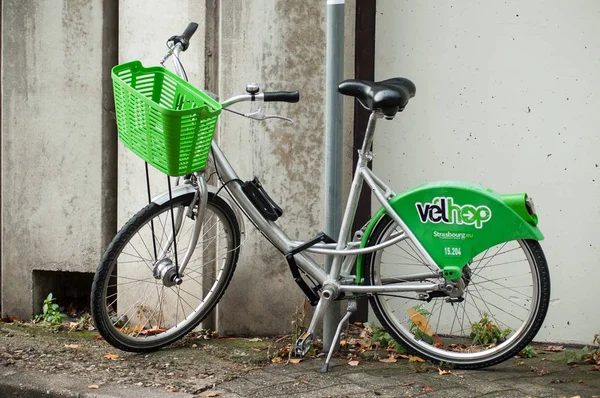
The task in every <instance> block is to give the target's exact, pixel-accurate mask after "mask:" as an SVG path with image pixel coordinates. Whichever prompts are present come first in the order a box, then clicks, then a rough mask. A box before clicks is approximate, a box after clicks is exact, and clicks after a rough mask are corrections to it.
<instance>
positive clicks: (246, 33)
mask: <svg viewBox="0 0 600 398" xmlns="http://www.w3.org/2000/svg"><path fill="white" fill-rule="evenodd" d="M353 4H354V2H349V4H348V5H347V7H346V15H347V23H346V37H347V40H348V42H349V43H353V41H354V25H353V23H354V5H353ZM221 16H222V18H221V30H220V32H221V36H220V40H221V42H220V51H219V53H220V55H221V58H220V68H219V82H220V84H219V93H220V94H221V95H222V96H223V97H227V96H231V95H234V94H237V93H240V92H242V91H243V89H244V87H245V86H246V84H247V83H250V82H257V83H259V84H260V85H261V87H262V89H263V90H265V91H278V90H299V91H300V93H301V96H300V102H299V103H297V104H267V113H274V114H281V115H284V116H287V117H290V118H292V119H293V120H294V121H295V123H294V124H290V123H286V122H283V121H275V120H268V121H266V122H254V121H251V120H248V119H242V118H239V117H236V116H234V115H230V114H228V113H224V115H223V117H222V118H221V125H220V129H219V134H218V138H217V139H218V142H219V144H220V145H221V147H222V149H223V150H224V152H225V153H226V154H227V155H228V156H229V160H230V162H231V163H232V164H233V165H234V167H235V168H236V170H238V173H239V175H240V178H241V179H242V180H247V179H252V178H253V177H254V175H256V176H258V177H259V178H260V179H261V182H262V183H263V185H264V186H265V187H266V190H267V191H268V192H269V195H270V196H271V197H272V198H273V199H274V200H275V201H276V202H277V203H278V204H279V205H280V206H281V207H282V208H283V209H284V216H283V217H282V218H281V219H280V222H279V224H280V225H281V226H282V228H283V229H284V230H285V231H286V232H287V233H288V234H289V235H290V236H291V237H292V238H294V239H309V238H311V237H313V236H314V235H316V233H318V232H320V231H322V230H323V228H324V211H325V202H324V193H325V189H324V188H325V187H324V185H325V180H324V168H325V162H324V142H325V135H324V134H325V132H324V128H325V124H324V105H325V91H324V85H325V48H326V45H325V29H326V25H325V23H326V2H325V1H320V0H312V1H302V2H300V1H236V0H229V1H223V2H222V9H221ZM345 55H346V60H348V61H349V62H347V68H346V71H347V72H346V73H347V75H348V76H350V77H352V75H353V70H352V65H353V58H354V53H353V51H352V49H351V48H350V49H348V48H347V49H346V54H345ZM348 104H351V102H348ZM250 109H251V106H250V105H249V104H242V105H240V106H239V107H238V110H242V111H249V110H250ZM347 111H350V109H347ZM350 115H351V114H350ZM346 120H347V121H348V122H347V123H346V134H345V136H346V138H347V140H346V141H345V146H344V148H345V153H343V154H340V156H344V160H345V166H346V167H345V170H346V173H345V178H346V185H348V177H349V175H350V171H351V166H350V164H349V159H351V148H352V141H351V137H352V136H351V130H350V129H351V127H352V120H351V117H350V118H349V119H346ZM247 229H248V232H249V233H248V237H247V240H246V242H245V244H244V246H243V249H242V255H241V258H240V262H239V266H238V269H237V271H236V276H235V278H234V279H233V281H232V283H231V286H230V287H229V289H228V291H227V293H226V294H225V297H224V299H223V301H222V304H221V305H220V306H219V313H218V319H219V330H220V331H222V332H224V333H244V334H257V333H260V334H272V333H285V332H289V331H290V328H291V326H290V322H291V319H292V314H293V313H294V312H295V311H296V307H297V306H300V307H301V306H302V303H303V301H304V299H303V294H302V293H301V291H300V289H299V288H298V287H297V285H296V284H295V283H294V282H293V280H292V278H291V274H290V272H289V268H288V266H287V263H286V262H285V260H284V258H283V256H282V255H281V254H280V253H279V252H278V251H277V250H275V249H274V248H273V247H272V246H271V245H270V244H268V243H267V242H266V240H265V239H264V238H263V237H262V235H260V234H259V233H256V232H255V231H254V228H253V227H252V226H251V225H250V223H247Z"/></svg>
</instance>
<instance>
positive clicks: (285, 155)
mask: <svg viewBox="0 0 600 398" xmlns="http://www.w3.org/2000/svg"><path fill="white" fill-rule="evenodd" d="M2 7H3V24H4V26H3V40H4V42H3V53H2V56H3V59H2V68H3V96H2V104H3V108H2V112H3V119H2V143H3V144H2V145H3V147H2V183H3V187H2V188H3V189H2V193H3V197H2V199H3V206H2V222H3V229H2V239H3V252H2V275H3V311H5V312H8V313H10V314H12V315H18V316H22V317H29V316H31V314H32V312H33V311H34V310H35V306H34V303H33V302H32V296H33V293H32V290H34V288H33V286H32V284H33V281H32V273H33V270H41V271H69V272H73V271H76V272H93V271H94V270H95V267H96V265H97V263H98V260H99V258H100V255H101V253H102V250H103V248H104V246H105V245H106V241H107V239H110V238H112V235H113V234H114V232H115V230H116V228H117V226H119V227H120V226H121V225H123V224H124V223H125V222H126V221H127V220H128V219H129V218H130V217H131V216H132V215H133V214H134V213H135V212H137V211H138V210H139V209H140V208H142V207H143V206H144V205H145V204H146V203H147V198H146V187H145V175H144V166H143V162H142V161H141V160H139V159H138V158H137V157H136V156H134V155H133V154H132V153H131V152H129V150H128V149H126V148H125V147H124V146H123V145H122V144H121V143H117V142H116V141H115V133H114V120H112V119H111V117H110V116H111V115H110V110H111V109H110V108H111V107H112V98H111V97H107V93H108V91H107V88H110V80H109V74H108V71H109V68H110V66H112V65H113V64H115V63H117V62H127V61H130V60H133V59H139V60H141V61H142V62H143V64H145V65H155V64H157V63H158V59H159V58H160V57H161V56H162V55H163V54H164V52H165V41H166V39H167V38H168V37H170V36H171V35H173V34H178V33H180V32H181V31H182V30H183V28H184V27H185V26H186V24H187V23H188V22H190V21H195V22H198V23H199V24H200V27H199V29H198V33H197V34H196V36H194V38H193V39H192V44H191V46H190V51H188V52H187V53H185V54H184V55H183V59H184V63H185V66H186V70H187V73H188V76H189V77H190V80H191V82H192V83H194V84H196V85H198V86H199V87H206V86H209V87H210V88H211V89H212V90H213V91H217V92H218V94H220V96H221V97H222V98H225V97H229V96H233V95H236V94H238V93H241V92H243V91H244V88H245V86H246V84H247V83H249V82H257V83H260V84H261V87H262V88H263V89H264V90H269V91H276V90H296V89H298V90H300V91H301V101H300V103H298V104H279V105H268V108H267V112H268V113H280V114H283V115H285V116H288V117H291V118H293V119H294V120H295V124H293V125H292V124H287V123H285V122H282V121H266V122H255V121H251V120H248V119H243V118H239V117H234V116H232V115H230V114H227V113H223V117H222V118H221V122H220V126H219V129H218V132H217V139H218V140H219V142H220V144H221V145H222V147H223V149H224V150H225V152H226V153H227V154H228V155H229V156H230V160H231V162H232V164H233V165H234V166H235V167H236V169H237V170H238V171H239V174H240V177H241V178H243V179H251V178H252V177H253V176H254V175H257V176H258V177H259V178H261V180H262V181H263V183H264V185H265V187H266V188H267V190H268V191H269V193H270V194H271V196H272V197H273V198H274V199H275V200H276V201H277V202H278V203H279V204H280V205H281V207H283V208H284V211H285V215H284V217H283V218H282V219H281V225H282V226H283V227H284V229H285V230H286V231H287V232H288V233H289V234H290V236H291V237H292V238H297V239H309V238H311V237H312V236H314V235H315V234H316V233H317V232H319V231H321V230H322V228H323V225H324V221H323V219H324V202H323V192H324V176H323V168H324V121H323V119H324V109H323V107H324V98H325V91H324V84H325V77H324V73H325V18H326V2H324V1H321V0H312V1H307V2H292V1H273V0H263V1H238V0H235V1H234V0H223V1H220V2H218V1H214V0H207V1H205V2H197V1H191V0H190V1H183V0H170V1H160V2H159V1H154V2H151V3H150V2H148V1H142V0H128V1H123V0H122V1H118V0H104V1H101V0H96V1H93V2H89V1H75V0H62V1H56V2H33V1H28V2H23V1H4V2H3V5H2ZM117 8H118V14H117ZM117 15H118V17H117ZM346 15H347V21H346V37H347V47H346V57H345V58H346V61H347V62H346V64H347V68H346V75H347V76H348V77H352V75H353V57H354V53H353V48H352V47H353V43H354V2H353V1H349V2H348V4H347V6H346ZM111 23H112V28H110V29H108V30H107V27H106V26H107V24H108V25H109V26H111V25H110V24H111ZM117 24H118V33H117ZM23 38H26V40H23ZM117 43H118V52H117V50H116V47H115V46H116V45H117ZM117 53H118V57H117ZM117 58H118V59H117ZM237 109H238V110H249V107H248V106H247V104H245V105H240V106H239V107H238V108H237ZM346 112H347V116H349V117H348V118H347V119H346V120H347V123H346V125H345V126H346V134H345V136H346V140H345V143H344V153H343V154H340V156H343V157H344V169H345V173H344V182H345V186H347V185H349V184H348V183H349V178H350V174H351V173H350V171H351V165H350V162H349V161H350V159H351V155H352V135H351V128H352V122H351V112H352V101H351V100H350V99H348V100H347V101H346ZM111 129H112V130H111ZM117 154H118V157H117ZM117 164H118V177H117V176H116V165H117ZM151 177H152V194H157V193H159V192H161V191H163V190H164V189H166V181H165V178H166V177H164V175H161V174H160V173H158V172H152V176H151ZM116 198H118V209H117V208H116V205H115V200H116ZM246 226H247V228H246V229H247V231H248V234H247V239H246V241H245V244H244V247H243V249H242V257H241V259H240V263H239V266H238V270H237V274H236V277H235V278H234V281H233V283H232V284H231V286H230V288H229V289H228V292H227V294H226V296H225V298H224V300H223V301H222V303H221V305H220V306H219V310H218V329H219V330H220V331H221V332H223V333H245V334H270V333H283V332H288V331H289V330H290V321H291V316H292V314H293V312H294V311H295V307H296V306H297V305H301V304H302V303H303V296H302V293H301V292H300V290H299V289H298V287H297V286H296V285H295V283H294V282H293V280H292V278H291V276H290V274H289V270H288V267H287V264H286V263H285V261H284V258H283V256H282V255H281V254H280V253H278V252H277V251H276V250H275V249H273V248H272V247H271V246H270V244H269V243H268V242H267V241H266V240H264V239H263V238H262V236H261V235H260V234H258V233H256V232H255V231H253V228H252V227H251V225H250V224H249V223H247V225H246ZM38 274H39V275H46V274H43V273H38ZM14 281H19V283H14Z"/></svg>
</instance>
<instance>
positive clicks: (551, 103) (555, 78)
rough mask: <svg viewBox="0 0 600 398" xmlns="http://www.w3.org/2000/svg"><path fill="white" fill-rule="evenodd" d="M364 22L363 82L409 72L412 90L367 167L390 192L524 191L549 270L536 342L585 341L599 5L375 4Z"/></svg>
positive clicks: (591, 284) (593, 228)
mask: <svg viewBox="0 0 600 398" xmlns="http://www.w3.org/2000/svg"><path fill="white" fill-rule="evenodd" d="M377 16H378V18H377V45H376V60H375V65H376V77H377V78H386V77H390V76H392V75H403V76H406V77H408V78H410V79H413V81H414V82H415V84H416V86H417V95H416V97H415V98H414V99H413V100H411V102H410V104H409V105H408V106H407V108H406V110H405V111H404V112H403V113H402V114H401V115H400V117H398V118H396V120H394V121H393V122H388V123H381V130H379V131H378V132H377V133H378V134H377V135H376V138H375V150H376V155H378V157H376V158H375V161H374V164H375V171H376V172H378V173H380V175H381V176H382V177H384V179H385V180H390V181H391V182H392V183H393V186H395V187H397V189H398V191H400V190H401V189H405V188H409V187H411V186H414V185H416V184H420V183H423V182H426V181H433V180H443V179H453V180H457V179H458V180H466V181H471V182H474V183H479V184H481V185H484V186H487V187H489V188H492V189H494V190H496V191H498V192H501V193H512V192H528V193H529V195H530V196H532V197H533V198H534V199H535V203H536V207H537V211H538V214H539V217H540V224H539V227H540V229H541V230H542V232H543V233H544V234H545V236H546V240H544V241H543V242H542V247H543V249H544V252H545V253H546V257H547V260H548V264H549V267H550V273H551V278H552V297H551V305H550V309H549V312H548V317H547V318H546V322H545V323H544V326H543V327H542V330H541V331H540V333H539V334H538V336H537V337H536V339H538V340H546V341H574V342H578V343H585V344H589V343H590V342H591V339H592V337H593V335H594V334H595V333H598V322H597V321H591V322H590V319H592V318H590V316H591V314H595V313H597V312H598V309H597V307H596V305H597V301H598V300H597V299H594V297H596V296H597V286H598V279H599V278H600V267H598V258H599V257H600V245H598V240H597V238H596V236H597V233H596V232H597V229H598V227H597V226H598V224H599V223H600V204H599V202H598V199H597V197H598V192H600V188H599V184H600V166H599V164H600V158H599V156H598V148H600V136H599V135H598V125H599V122H600V114H599V113H598V108H599V107H600V96H599V95H598V92H600V74H599V73H598V70H599V69H598V68H599V66H600V62H599V58H598V54H599V51H600V25H599V24H598V17H599V16H600V2H598V1H585V0H577V1H570V2H564V1H560V0H544V1H516V0H511V1H502V2H497V1H463V2H456V1H448V0H444V1H437V0H436V1H434V0H428V1H419V2H413V1H409V0H402V1H398V0H378V2H377ZM399 19H400V20H401V21H402V23H398V20H399ZM391 38H394V39H393V40H392V39H391Z"/></svg>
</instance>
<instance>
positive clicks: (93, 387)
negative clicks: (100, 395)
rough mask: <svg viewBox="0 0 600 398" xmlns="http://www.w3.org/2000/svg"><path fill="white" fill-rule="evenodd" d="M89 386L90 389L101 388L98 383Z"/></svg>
mask: <svg viewBox="0 0 600 398" xmlns="http://www.w3.org/2000/svg"><path fill="white" fill-rule="evenodd" d="M88 388H89V389H90V390H97V389H99V388H100V387H99V386H97V385H95V384H92V385H91V386H88Z"/></svg>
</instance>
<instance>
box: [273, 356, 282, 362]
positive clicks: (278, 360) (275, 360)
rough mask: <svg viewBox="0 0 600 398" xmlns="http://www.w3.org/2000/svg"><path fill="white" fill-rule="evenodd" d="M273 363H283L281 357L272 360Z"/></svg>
mask: <svg viewBox="0 0 600 398" xmlns="http://www.w3.org/2000/svg"><path fill="white" fill-rule="evenodd" d="M271 362H273V363H279V362H281V358H280V357H275V358H273V359H271Z"/></svg>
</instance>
